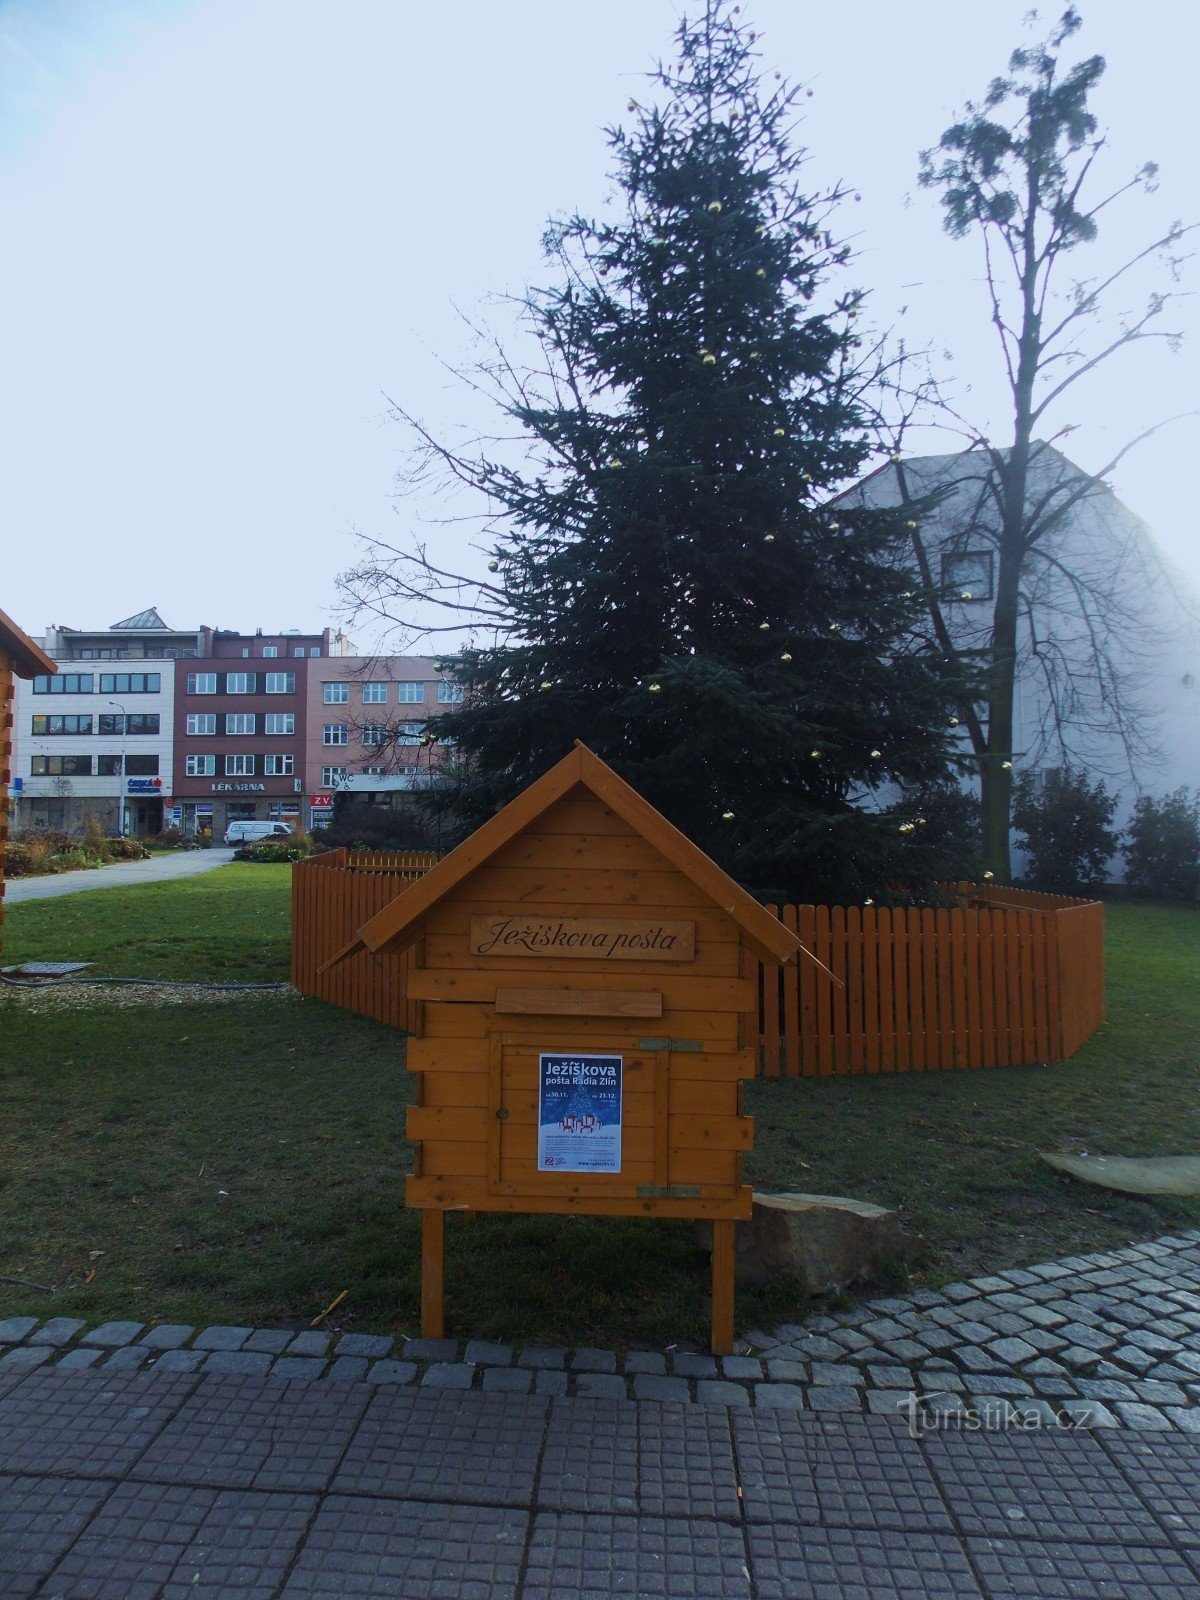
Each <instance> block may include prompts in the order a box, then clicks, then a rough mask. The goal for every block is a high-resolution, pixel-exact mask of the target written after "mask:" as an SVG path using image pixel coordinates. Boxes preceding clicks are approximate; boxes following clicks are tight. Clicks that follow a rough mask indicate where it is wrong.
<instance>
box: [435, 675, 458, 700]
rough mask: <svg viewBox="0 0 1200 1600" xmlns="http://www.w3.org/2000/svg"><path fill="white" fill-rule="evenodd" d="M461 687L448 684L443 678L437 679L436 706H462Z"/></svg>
mask: <svg viewBox="0 0 1200 1600" xmlns="http://www.w3.org/2000/svg"><path fill="white" fill-rule="evenodd" d="M462 697H463V686H462V684H461V683H448V682H447V681H446V679H445V678H439V679H438V704H439V705H440V706H460V705H462Z"/></svg>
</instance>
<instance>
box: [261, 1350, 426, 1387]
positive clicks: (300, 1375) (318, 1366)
mask: <svg viewBox="0 0 1200 1600" xmlns="http://www.w3.org/2000/svg"><path fill="white" fill-rule="evenodd" d="M324 1371H325V1362H324V1361H323V1360H321V1359H319V1358H318V1357H315V1356H278V1357H277V1358H276V1360H275V1364H274V1366H272V1368H271V1376H272V1377H273V1378H282V1379H286V1380H287V1381H288V1382H289V1383H311V1382H312V1381H313V1379H314V1378H319V1377H320V1376H321V1374H322V1373H323V1372H324ZM413 1371H414V1372H415V1371H416V1368H415V1367H414V1368H413Z"/></svg>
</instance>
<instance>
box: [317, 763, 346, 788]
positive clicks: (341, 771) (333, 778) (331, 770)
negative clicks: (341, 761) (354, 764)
mask: <svg viewBox="0 0 1200 1600" xmlns="http://www.w3.org/2000/svg"><path fill="white" fill-rule="evenodd" d="M346 772H347V769H346V768H345V767H322V768H321V787H322V789H336V788H337V786H338V784H339V783H341V782H342V781H343V780H344V779H345V777H346Z"/></svg>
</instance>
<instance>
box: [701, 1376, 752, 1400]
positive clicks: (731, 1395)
mask: <svg viewBox="0 0 1200 1600" xmlns="http://www.w3.org/2000/svg"><path fill="white" fill-rule="evenodd" d="M696 1399H697V1400H698V1401H699V1402H700V1404H701V1405H709V1406H748V1405H749V1404H750V1391H749V1389H747V1388H746V1387H745V1385H744V1384H740V1383H729V1382H727V1381H725V1380H723V1379H713V1378H701V1379H700V1380H699V1381H698V1382H697V1384H696Z"/></svg>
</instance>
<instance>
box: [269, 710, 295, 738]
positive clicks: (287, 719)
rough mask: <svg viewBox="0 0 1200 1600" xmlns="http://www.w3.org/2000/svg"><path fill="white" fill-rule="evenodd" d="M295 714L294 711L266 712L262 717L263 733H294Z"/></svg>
mask: <svg viewBox="0 0 1200 1600" xmlns="http://www.w3.org/2000/svg"><path fill="white" fill-rule="evenodd" d="M295 731H296V713H295V712H294V711H268V712H267V713H266V714H265V715H264V717H263V732H264V733H272V734H279V733H295Z"/></svg>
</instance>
